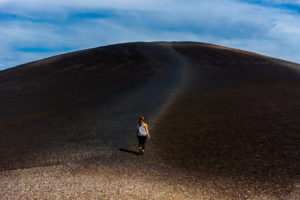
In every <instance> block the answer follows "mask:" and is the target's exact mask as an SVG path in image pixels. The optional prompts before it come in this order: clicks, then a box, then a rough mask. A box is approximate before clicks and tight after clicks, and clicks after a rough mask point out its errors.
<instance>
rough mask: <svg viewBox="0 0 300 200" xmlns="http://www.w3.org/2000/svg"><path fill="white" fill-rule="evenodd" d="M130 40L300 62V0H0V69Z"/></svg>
mask: <svg viewBox="0 0 300 200" xmlns="http://www.w3.org/2000/svg"><path fill="white" fill-rule="evenodd" d="M135 41H147V42H150V41H196V42H205V43H212V44H218V45H223V46H228V47H232V48H238V49H243V50H248V51H253V52H256V53H261V54H264V55H268V56H272V57H277V58H281V59H284V60H289V61H292V62H296V63H300V0H188V1H187V0H51V1H46V0H0V70H4V69H7V68H10V67H14V66H17V65H20V64H24V63H27V62H30V61H34V60H39V59H42V58H46V57H49V56H53V55H58V54H62V53H66V52H71V51H76V50H80V49H86V48H93V47H98V46H104V45H109V44H116V43H123V42H135Z"/></svg>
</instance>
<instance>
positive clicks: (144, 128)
mask: <svg viewBox="0 0 300 200" xmlns="http://www.w3.org/2000/svg"><path fill="white" fill-rule="evenodd" d="M136 134H137V137H138V141H139V152H140V153H141V154H142V155H144V153H145V143H146V140H147V139H148V140H150V134H149V129H148V124H146V123H145V116H140V119H139V121H138V124H137V127H136Z"/></svg>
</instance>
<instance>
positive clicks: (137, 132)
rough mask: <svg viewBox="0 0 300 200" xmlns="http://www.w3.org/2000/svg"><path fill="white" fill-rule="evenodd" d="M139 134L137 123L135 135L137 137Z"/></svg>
mask: <svg viewBox="0 0 300 200" xmlns="http://www.w3.org/2000/svg"><path fill="white" fill-rule="evenodd" d="M138 134H139V124H137V125H136V137H138Z"/></svg>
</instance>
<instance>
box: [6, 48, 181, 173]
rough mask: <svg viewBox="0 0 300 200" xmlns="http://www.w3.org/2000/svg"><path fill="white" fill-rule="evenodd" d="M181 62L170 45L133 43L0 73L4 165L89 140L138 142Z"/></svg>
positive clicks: (75, 54) (14, 164) (23, 162)
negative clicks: (144, 119)
mask: <svg viewBox="0 0 300 200" xmlns="http://www.w3.org/2000/svg"><path fill="white" fill-rule="evenodd" d="M180 65H181V61H180V58H178V57H177V55H176V53H174V51H173V50H172V49H171V48H169V47H168V45H162V44H159V43H155V44H146V43H128V44H121V45H112V46H107V47H101V48H96V49H89V50H83V51H79V52H75V53H69V54H65V55H60V56H56V57H52V58H48V59H45V60H41V61H37V62H33V63H29V64H25V65H22V66H19V67H16V68H13V69H9V70H5V71H2V72H1V73H0V83H1V87H0V93H1V99H0V101H1V102H0V120H1V122H2V123H1V125H0V130H1V140H0V143H1V145H0V148H1V149H0V152H1V154H0V156H1V160H2V161H3V162H1V164H0V165H1V166H0V167H1V168H7V167H12V168H16V167H17V166H20V167H22V165H28V164H26V163H28V162H29V160H31V161H30V162H29V163H31V162H34V163H36V162H37V163H38V162H40V161H39V160H37V161H34V160H36V159H35V158H33V157H32V155H31V154H32V153H33V154H36V152H39V151H41V152H43V151H45V152H48V153H49V152H52V151H59V150H60V148H63V146H67V145H69V146H70V145H72V144H74V143H76V142H83V141H84V140H97V142H95V141H93V142H92V143H93V145H97V143H98V144H99V143H102V144H103V142H106V143H107V142H108V143H113V142H112V141H114V142H115V143H114V145H117V144H116V142H117V143H118V142H122V141H125V142H126V141H128V140H132V137H129V138H127V137H126V134H127V135H128V134H131V135H132V136H133V137H134V132H135V130H134V128H135V124H136V120H137V119H138V116H139V115H141V114H147V115H148V116H151V113H154V112H155V111H156V110H158V109H159V106H160V105H162V101H163V100H165V98H166V95H168V91H169V90H170V89H172V88H173V86H172V85H174V84H176V82H175V81H177V79H178V76H177V74H178V73H179V72H178V69H179V68H178V67H179V66H180ZM124 120H125V121H124ZM115 122H116V123H115ZM123 127H124V128H123ZM115 137H116V138H115ZM99 140H101V141H99ZM90 146H91V145H90ZM55 147H57V148H55ZM115 148H116V147H115ZM50 149H52V150H51V151H50ZM64 151H65V150H64ZM70 151H71V150H70ZM58 154H59V153H58ZM36 156H38V157H40V156H39V155H36ZM43 156H44V155H43ZM62 159H63V158H62ZM54 160H57V158H54ZM34 163H32V164H31V165H33V166H36V165H38V164H34Z"/></svg>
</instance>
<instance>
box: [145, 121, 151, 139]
mask: <svg viewBox="0 0 300 200" xmlns="http://www.w3.org/2000/svg"><path fill="white" fill-rule="evenodd" d="M145 128H146V132H147V137H148V139H149V140H150V133H149V129H148V124H145Z"/></svg>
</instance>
